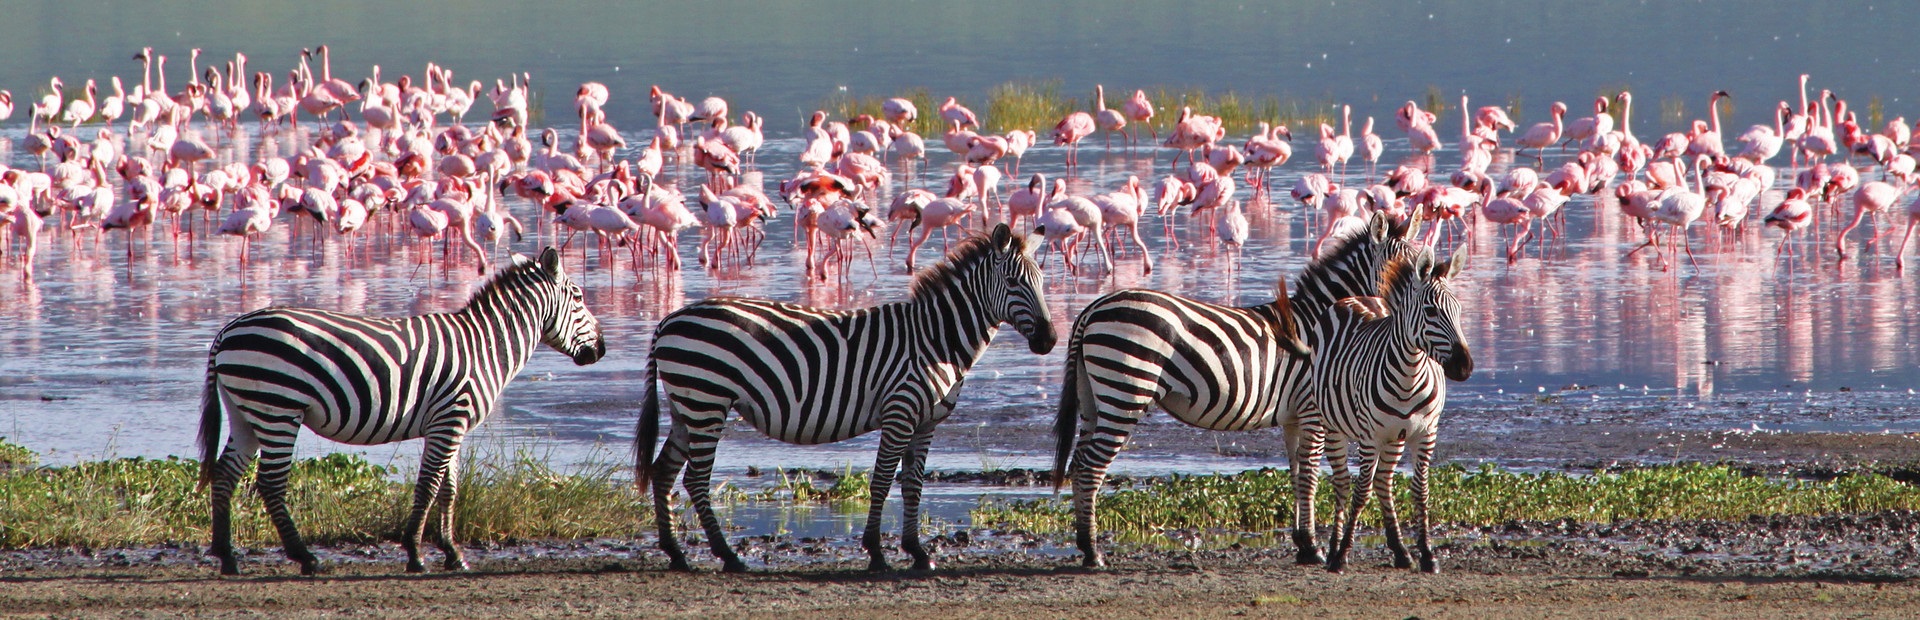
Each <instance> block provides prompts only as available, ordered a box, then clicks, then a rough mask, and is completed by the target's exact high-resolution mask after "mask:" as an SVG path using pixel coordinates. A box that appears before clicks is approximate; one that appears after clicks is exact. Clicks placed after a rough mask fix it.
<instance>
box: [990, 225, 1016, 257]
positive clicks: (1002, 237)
mask: <svg viewBox="0 0 1920 620" xmlns="http://www.w3.org/2000/svg"><path fill="white" fill-rule="evenodd" d="M989 240H991V241H992V242H993V247H994V249H996V250H999V251H1002V252H1008V251H1012V250H1013V229H1012V228H1008V227H1007V225H1006V224H1004V223H1002V224H1000V225H999V226H995V227H993V236H992V237H989Z"/></svg>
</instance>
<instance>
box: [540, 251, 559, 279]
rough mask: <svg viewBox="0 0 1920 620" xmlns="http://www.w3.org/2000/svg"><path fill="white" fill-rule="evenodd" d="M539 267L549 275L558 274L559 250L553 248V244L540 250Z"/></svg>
mask: <svg viewBox="0 0 1920 620" xmlns="http://www.w3.org/2000/svg"><path fill="white" fill-rule="evenodd" d="M540 269H542V270H544V271H546V272H547V275H550V276H557V275H560V251H559V250H556V249H553V246H547V249H544V250H541V251H540Z"/></svg>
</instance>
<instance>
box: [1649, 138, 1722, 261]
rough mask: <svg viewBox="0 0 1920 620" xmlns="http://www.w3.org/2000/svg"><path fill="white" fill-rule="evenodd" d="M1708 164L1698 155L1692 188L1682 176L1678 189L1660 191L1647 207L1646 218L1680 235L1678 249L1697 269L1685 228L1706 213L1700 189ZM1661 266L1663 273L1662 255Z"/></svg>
mask: <svg viewBox="0 0 1920 620" xmlns="http://www.w3.org/2000/svg"><path fill="white" fill-rule="evenodd" d="M1710 162H1711V160H1710V159H1708V158H1707V156H1704V155H1702V156H1699V157H1698V158H1697V159H1696V161H1695V162H1694V167H1693V181H1694V182H1693V187H1691V188H1689V187H1688V186H1687V182H1686V177H1685V176H1682V177H1681V178H1680V179H1679V184H1678V185H1677V186H1675V187H1669V188H1666V189H1663V190H1661V191H1660V193H1659V194H1658V195H1657V196H1655V197H1654V199H1653V201H1652V202H1650V203H1648V205H1647V211H1648V215H1647V217H1648V219H1651V220H1654V221H1658V222H1663V223H1665V224H1667V225H1669V226H1672V227H1673V228H1674V229H1675V232H1676V233H1678V234H1679V236H1680V242H1679V243H1680V245H1681V247H1683V248H1685V249H1686V251H1687V260H1688V261H1689V262H1693V263H1694V264H1695V266H1698V262H1697V261H1694V259H1693V243H1692V240H1691V239H1690V238H1689V235H1688V230H1687V229H1688V227H1689V226H1692V225H1693V223H1694V222H1695V221H1697V220H1699V219H1700V216H1701V215H1703V214H1705V213H1706V208H1707V197H1706V195H1705V194H1703V193H1701V189H1700V188H1704V187H1705V185H1706V184H1705V181H1704V180H1703V179H1702V169H1703V168H1705V167H1707V165H1708V164H1709V163H1710ZM1675 164H1676V165H1677V164H1678V162H1675ZM1668 243H1669V244H1672V243H1673V241H1672V236H1669V237H1668ZM1661 263H1662V264H1661V269H1663V270H1664V269H1665V268H1666V264H1665V256H1664V255H1662V258H1661Z"/></svg>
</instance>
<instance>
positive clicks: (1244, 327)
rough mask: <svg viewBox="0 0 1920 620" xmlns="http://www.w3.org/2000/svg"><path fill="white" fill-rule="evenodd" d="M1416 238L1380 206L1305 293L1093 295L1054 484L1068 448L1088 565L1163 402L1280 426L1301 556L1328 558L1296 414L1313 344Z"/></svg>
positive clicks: (1311, 460) (1075, 350) (1184, 413)
mask: <svg viewBox="0 0 1920 620" xmlns="http://www.w3.org/2000/svg"><path fill="white" fill-rule="evenodd" d="M1412 236H1413V235H1412V229H1411V227H1409V226H1407V225H1406V224H1405V223H1404V222H1399V221H1395V220H1394V219H1392V218H1391V217H1390V216H1389V215H1387V214H1386V213H1383V212H1376V213H1375V215H1374V216H1373V217H1372V218H1371V219H1370V220H1369V221H1368V226H1367V228H1366V230H1364V231H1362V232H1361V233H1360V234H1357V235H1354V236H1351V237H1346V238H1343V239H1341V240H1339V241H1337V242H1335V245H1333V246H1330V248H1329V249H1330V251H1329V252H1328V253H1326V254H1324V255H1322V257H1321V258H1318V259H1316V260H1314V261H1313V262H1312V263H1310V264H1309V265H1308V267H1307V269H1306V270H1305V271H1303V272H1302V273H1301V274H1300V278H1299V285H1298V286H1297V287H1295V290H1296V291H1297V293H1295V294H1294V295H1292V296H1291V297H1289V296H1288V295H1287V287H1286V281H1285V280H1284V279H1282V280H1281V282H1280V285H1279V295H1278V296H1277V299H1275V300H1274V301H1273V302H1271V303H1267V304H1262V305H1258V306H1251V307H1244V308H1235V307H1227V306H1219V305H1214V304H1209V303H1205V302H1201V301H1196V300H1192V299H1187V298H1184V297H1180V296H1178V295H1173V294H1169V293H1163V292H1158V291H1152V290H1142V289H1133V290H1123V291H1116V292H1114V293H1110V294H1108V295H1106V296H1104V297H1101V298H1100V299H1097V300H1094V301H1093V302H1092V303H1091V304H1088V306H1087V307H1086V309H1085V310H1083V311H1081V313H1080V317H1079V318H1078V319H1077V320H1076V321H1075V322H1074V326H1073V331H1072V333H1071V337H1070V338H1069V339H1068V344H1067V365H1066V371H1065V373H1064V374H1065V377H1064V379H1063V382H1064V384H1065V385H1064V386H1063V387H1062V389H1061V391H1060V408H1059V417H1058V418H1057V419H1056V421H1055V424H1054V438H1055V442H1056V443H1055V452H1054V468H1053V479H1054V486H1055V488H1056V489H1058V488H1059V487H1060V485H1061V484H1063V483H1064V481H1065V479H1066V474H1067V472H1068V471H1069V467H1068V465H1069V457H1071V465H1072V467H1071V471H1072V472H1074V474H1075V475H1074V485H1073V505H1074V533H1075V542H1076V543H1077V544H1078V546H1079V548H1080V552H1081V554H1082V555H1081V561H1082V563H1083V564H1085V565H1086V566H1088V567H1099V566H1104V565H1105V563H1106V562H1105V559H1104V556H1103V555H1102V554H1101V552H1100V550H1099V549H1098V548H1097V547H1095V545H1094V529H1095V528H1096V527H1097V524H1098V520H1097V517H1096V515H1095V504H1096V501H1097V500H1096V495H1097V494H1098V493H1099V491H1100V487H1101V486H1102V484H1103V483H1104V482H1105V479H1106V471H1107V467H1108V466H1109V465H1110V464H1111V463H1112V462H1113V459H1114V457H1115V456H1116V454H1117V453H1118V452H1119V450H1120V448H1121V446H1123V445H1125V444H1126V441H1127V437H1128V436H1129V435H1130V434H1131V433H1132V432H1133V428H1134V426H1135V425H1137V424H1138V423H1139V422H1140V419H1141V418H1143V417H1145V416H1146V414H1147V411H1148V409H1149V408H1151V407H1152V406H1154V405H1156V404H1158V405H1160V407H1161V408H1163V409H1166V410H1167V412H1168V413H1169V414H1171V415H1173V416H1174V417H1175V418H1176V419H1179V420H1180V421H1182V422H1186V423H1187V424H1190V425H1192V426H1196V427H1199V428H1204V429H1210V430H1223V431H1248V430H1255V429H1262V428H1271V427H1275V426H1279V427H1282V429H1283V436H1284V439H1285V443H1286V444H1287V446H1286V447H1287V452H1288V456H1289V459H1290V461H1291V463H1292V467H1293V471H1294V504H1295V512H1294V515H1295V518H1294V531H1293V539H1294V543H1295V544H1296V545H1297V546H1298V549H1299V550H1298V553H1297V555H1296V556H1295V560H1296V561H1297V562H1298V563H1301V564H1318V563H1321V562H1323V561H1324V560H1323V559H1322V558H1321V556H1320V553H1319V551H1318V546H1317V544H1316V543H1315V541H1314V536H1313V530H1314V523H1313V520H1314V514H1313V510H1314V506H1313V495H1314V492H1315V487H1316V486H1317V485H1318V483H1319V477H1318V467H1317V463H1318V459H1319V453H1318V450H1317V446H1309V445H1307V444H1303V443H1301V442H1299V441H1298V439H1299V438H1300V436H1301V434H1300V425H1299V421H1300V419H1301V418H1303V417H1306V416H1310V415H1313V403H1312V399H1311V397H1312V390H1311V388H1310V379H1311V376H1310V373H1311V371H1312V363H1311V361H1310V357H1309V356H1310V352H1311V351H1313V350H1317V349H1318V347H1319V346H1320V345H1319V344H1318V341H1319V340H1320V339H1321V333H1322V331H1321V327H1320V325H1321V323H1322V322H1323V318H1322V317H1323V316H1324V315H1325V314H1326V312H1327V311H1328V310H1329V309H1330V308H1332V307H1333V306H1334V305H1336V304H1337V303H1338V302H1339V300H1340V299H1343V298H1346V297H1351V296H1354V295H1363V294H1372V293H1373V291H1375V290H1376V289H1377V286H1376V284H1375V279H1376V276H1377V274H1378V273H1379V267H1380V265H1383V264H1385V263H1386V262H1387V260H1388V259H1390V258H1392V257H1394V256H1399V255H1401V254H1405V253H1407V252H1409V251H1410V248H1411V247H1412V246H1411V245H1410V244H1409V242H1408V240H1409V239H1411V238H1412ZM1076 432H1077V441H1076ZM1309 448H1312V449H1311V450H1309Z"/></svg>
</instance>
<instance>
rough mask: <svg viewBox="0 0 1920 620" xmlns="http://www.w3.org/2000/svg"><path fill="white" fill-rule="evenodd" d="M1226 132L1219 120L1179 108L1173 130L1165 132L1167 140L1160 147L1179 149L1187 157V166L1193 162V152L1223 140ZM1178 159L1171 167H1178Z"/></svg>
mask: <svg viewBox="0 0 1920 620" xmlns="http://www.w3.org/2000/svg"><path fill="white" fill-rule="evenodd" d="M1226 135H1227V130H1226V128H1225V127H1223V126H1221V124H1220V119H1219V118H1215V117H1212V116H1205V115H1198V114H1194V113H1193V108H1191V107H1187V106H1181V108H1180V119H1179V120H1177V121H1175V122H1174V124H1173V129H1172V130H1171V131H1168V132H1167V139H1166V141H1165V142H1162V143H1161V145H1163V146H1166V147H1169V148H1176V149H1180V151H1181V152H1182V153H1183V154H1185V155H1186V156H1187V163H1188V165H1192V164H1193V162H1194V159H1193V152H1194V151H1195V150H1198V149H1200V148H1201V147H1204V146H1208V145H1211V144H1213V143H1214V142H1217V141H1219V140H1220V139H1221V138H1225V137H1226ZM1179 161H1180V160H1179V158H1177V157H1176V158H1174V161H1173V165H1174V166H1176V167H1177V166H1179Z"/></svg>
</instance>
